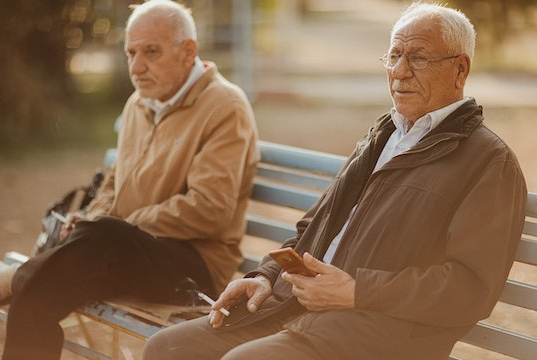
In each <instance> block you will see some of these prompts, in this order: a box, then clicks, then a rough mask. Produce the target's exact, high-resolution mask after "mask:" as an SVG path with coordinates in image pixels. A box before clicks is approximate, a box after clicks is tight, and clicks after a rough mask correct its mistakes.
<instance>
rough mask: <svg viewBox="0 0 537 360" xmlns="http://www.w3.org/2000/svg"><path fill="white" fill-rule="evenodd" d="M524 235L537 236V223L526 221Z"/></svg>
mask: <svg viewBox="0 0 537 360" xmlns="http://www.w3.org/2000/svg"><path fill="white" fill-rule="evenodd" d="M522 233H523V234H526V235H531V236H537V223H535V222H533V221H529V220H526V221H525V222H524V228H523V229H522Z"/></svg>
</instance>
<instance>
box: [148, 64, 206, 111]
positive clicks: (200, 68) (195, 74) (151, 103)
mask: <svg viewBox="0 0 537 360" xmlns="http://www.w3.org/2000/svg"><path fill="white" fill-rule="evenodd" d="M204 72H205V66H204V65H203V62H202V61H201V60H200V58H199V57H197V56H196V58H195V59H194V65H193V66H192V70H191V71H190V74H189V75H188V78H187V80H186V81H185V83H184V84H183V86H181V88H180V89H179V91H177V92H176V93H175V95H174V96H172V97H171V98H170V99H169V100H167V101H164V102H162V101H160V100H158V99H151V98H142V99H141V100H140V101H141V103H142V104H144V105H145V106H147V107H148V108H150V109H151V110H153V111H154V112H155V114H156V115H159V114H160V113H162V112H163V111H164V110H166V109H167V108H169V107H171V106H173V105H174V104H176V103H177V102H179V101H180V100H181V99H183V97H184V96H185V95H186V93H187V92H188V90H190V88H191V87H192V86H193V85H194V84H195V83H196V81H198V80H199V78H200V77H201V76H202V75H203V73H204ZM159 118H160V117H159V116H156V117H155V119H159Z"/></svg>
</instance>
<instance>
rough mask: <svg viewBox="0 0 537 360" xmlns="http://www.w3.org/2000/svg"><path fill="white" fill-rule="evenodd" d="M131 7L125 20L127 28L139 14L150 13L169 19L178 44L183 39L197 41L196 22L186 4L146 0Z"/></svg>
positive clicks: (163, 0) (166, 0)
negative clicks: (130, 11)
mask: <svg viewBox="0 0 537 360" xmlns="http://www.w3.org/2000/svg"><path fill="white" fill-rule="evenodd" d="M131 8H132V9H133V11H132V13H131V15H130V16H129V19H128V20H127V26H126V29H127V30H128V29H129V28H130V26H131V25H132V23H134V22H135V21H136V20H137V19H139V18H140V17H141V16H145V15H147V14H150V16H159V17H161V18H164V19H169V20H170V22H171V24H172V26H173V27H174V28H175V32H176V34H175V37H176V42H177V43H178V44H180V43H181V42H183V41H185V40H194V41H197V33H196V24H195V22H194V18H192V12H191V11H190V9H188V8H187V7H186V6H184V5H182V4H179V3H176V2H175V1H172V0H148V1H146V2H144V3H143V4H140V5H132V6H131Z"/></svg>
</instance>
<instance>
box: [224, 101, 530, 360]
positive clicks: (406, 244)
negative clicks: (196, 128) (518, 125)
mask: <svg viewBox="0 0 537 360" xmlns="http://www.w3.org/2000/svg"><path fill="white" fill-rule="evenodd" d="M394 130H395V127H394V125H393V122H392V120H391V116H390V114H386V115H383V116H381V117H380V118H378V119H377V120H376V122H375V124H374V126H373V127H372V128H371V130H370V131H369V134H368V135H367V136H366V137H365V138H364V139H363V140H362V141H360V142H359V143H358V145H357V147H356V150H355V151H354V153H353V154H352V155H351V156H350V157H349V159H348V161H347V163H346V165H344V167H343V169H342V170H341V171H340V173H339V174H338V176H337V178H336V180H335V181H334V183H333V184H332V185H331V187H330V188H329V189H328V190H327V192H326V193H325V194H324V195H323V196H322V197H321V199H319V201H318V202H317V203H316V204H315V205H314V206H313V207H312V208H311V209H310V210H309V211H308V212H307V213H306V214H305V216H304V218H303V219H302V220H301V221H299V222H298V224H297V230H298V232H297V236H296V237H294V238H292V239H289V240H287V241H286V243H285V244H284V245H283V246H284V247H285V246H290V247H294V248H295V249H296V250H297V252H298V253H300V254H303V253H304V252H305V251H308V252H310V253H311V254H312V255H314V256H315V257H317V258H318V259H322V257H323V255H324V253H325V251H326V249H327V248H328V246H329V244H330V242H331V241H332V239H333V238H334V237H335V236H336V234H338V233H339V231H340V229H341V228H342V226H343V224H344V223H345V222H346V221H347V219H348V218H349V214H350V211H351V209H352V207H353V206H354V205H356V210H355V211H354V213H353V215H352V217H351V218H350V222H349V225H348V228H347V230H346V231H345V233H344V235H343V237H342V238H341V241H340V243H339V247H338V249H337V251H336V253H335V255H334V258H333V261H332V264H333V265H335V266H337V267H339V268H341V269H343V270H344V271H346V272H347V273H349V274H350V275H351V276H352V277H353V278H354V279H355V280H356V286H355V304H354V307H355V308H354V310H344V311H326V312H307V311H305V309H303V308H301V306H300V305H299V304H298V302H296V300H295V299H294V297H293V296H292V294H291V287H290V285H289V284H288V283H286V282H285V281H284V280H282V279H281V273H280V270H281V269H280V267H279V266H278V265H277V264H276V263H275V262H274V261H273V260H271V259H270V257H265V258H264V260H263V262H262V264H261V265H260V267H259V268H258V269H257V270H256V271H254V272H252V273H251V274H248V276H255V275H257V274H263V275H265V276H267V277H268V278H269V279H271V281H272V283H273V295H272V296H271V298H270V299H269V300H268V301H267V302H266V305H265V306H264V307H268V306H269V304H270V305H271V306H273V305H275V304H276V305H277V306H275V307H274V308H272V309H270V310H266V311H260V313H259V314H257V315H254V316H250V317H249V320H246V319H245V320H243V321H237V322H236V325H235V326H239V325H240V324H241V323H242V324H245V323H251V322H254V321H256V318H264V317H267V316H270V315H271V314H277V313H278V312H282V313H287V314H288V313H289V311H287V312H286V311H284V310H285V309H290V308H292V309H293V310H292V311H291V312H293V311H294V312H295V313H297V314H298V313H302V315H301V316H298V317H297V318H296V319H295V320H293V321H292V322H291V323H289V324H288V326H287V328H288V330H289V331H292V332H295V333H296V334H298V335H300V336H305V337H306V338H308V339H310V340H311V341H312V344H314V346H315V347H316V348H317V350H318V351H319V353H321V354H324V355H325V356H326V358H354V357H353V355H352V354H353V351H358V352H362V353H363V354H365V355H364V357H363V358H364V359H369V358H371V359H374V358H375V359H377V358H380V357H367V355H366V354H368V352H367V351H366V350H364V348H363V347H359V344H360V340H359V339H361V338H362V337H363V338H368V339H370V337H373V339H374V336H375V331H377V330H379V329H382V331H380V332H379V333H383V332H384V334H385V335H386V334H390V332H393V334H391V339H392V340H393V342H392V343H391V344H390V343H388V344H382V343H380V341H379V343H378V344H375V341H374V340H373V341H370V343H369V345H367V346H371V348H372V349H375V346H377V349H383V348H386V347H388V348H387V349H390V348H389V347H390V346H391V348H392V350H386V351H393V352H394V353H393V357H391V355H390V356H388V357H386V358H393V359H395V358H397V359H406V358H409V359H410V358H412V357H415V358H418V359H427V360H430V359H441V358H446V357H447V354H449V350H450V349H451V346H452V345H453V343H454V342H455V341H456V340H457V338H460V337H462V336H463V335H464V333H465V332H466V331H467V330H468V329H470V328H471V327H472V326H473V325H474V324H475V323H476V322H477V321H478V320H480V319H483V318H485V317H487V316H488V315H489V314H490V312H491V311H492V309H493V307H494V305H495V303H496V302H497V300H498V298H499V296H500V293H501V291H502V288H503V286H504V283H505V280H506V278H507V275H508V272H509V270H510V268H511V266H512V263H513V259H514V255H515V251H516V248H517V244H518V242H519V239H520V235H521V232H522V226H523V221H524V211H525V205H526V197H527V191H526V185H525V181H524V178H523V175H522V173H521V170H520V167H519V164H518V161H517V159H516V157H515V155H514V154H513V152H512V151H511V150H510V148H509V147H508V146H507V145H506V144H505V143H504V142H503V141H502V140H501V139H500V138H499V137H498V136H497V135H495V134H494V133H493V132H492V131H491V130H489V129H488V128H487V127H486V126H485V125H484V124H483V116H482V109H481V107H480V106H478V105H477V104H476V103H475V100H473V99H472V100H470V101H468V102H467V103H465V104H463V105H462V106H461V107H459V108H458V109H457V110H455V111H454V112H453V113H452V114H450V115H449V116H448V117H447V118H446V119H445V120H444V121H443V122H442V123H441V124H439V126H438V127H437V128H435V129H434V130H433V131H431V132H430V133H429V134H427V135H426V136H425V137H424V138H423V139H421V140H420V141H419V142H418V143H417V144H416V145H415V146H414V147H413V148H411V149H410V150H408V151H407V152H404V153H402V154H400V155H398V156H395V157H394V158H393V159H391V160H390V161H388V162H387V163H386V164H385V165H384V166H382V167H381V168H380V169H379V170H377V171H376V172H374V173H373V169H374V167H375V164H376V161H377V159H378V157H379V155H380V153H381V151H382V149H383V147H384V145H385V144H386V142H387V140H388V138H389V137H390V135H391V133H392V132H393V131H394ZM278 304H279V305H278ZM365 318H370V319H371V321H369V322H368V321H365V320H364V319H365ZM230 327H231V328H232V327H233V326H230ZM373 328H374V329H373ZM365 334H367V336H366V335H365ZM327 336H328V337H335V338H336V339H335V340H334V339H332V341H333V342H332V343H331V344H332V347H329V346H328V345H326V343H325V342H324V340H323V339H324V338H326V337H327ZM418 339H428V340H427V341H422V343H419V341H418ZM413 341H414V342H413ZM334 342H335V343H336V344H340V345H339V346H336V347H335V348H334V347H333V344H334ZM418 343H419V344H420V345H419V346H416V344H418ZM353 344H354V345H353ZM353 346H355V347H353ZM364 346H366V345H364ZM347 351H348V352H347ZM446 351H447V353H446ZM371 354H373V355H370V356H375V355H374V354H375V352H372V353H371ZM376 356H378V355H376ZM360 358H362V357H360ZM382 358H384V357H382Z"/></svg>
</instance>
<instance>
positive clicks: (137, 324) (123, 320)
mask: <svg viewBox="0 0 537 360" xmlns="http://www.w3.org/2000/svg"><path fill="white" fill-rule="evenodd" d="M79 313H81V314H82V315H84V316H87V317H88V318H90V319H92V320H95V321H97V322H100V323H103V324H106V325H109V326H113V327H115V328H117V329H119V330H121V331H123V332H125V333H127V334H129V335H132V336H134V337H137V338H139V339H146V338H148V337H149V336H151V335H153V334H154V333H156V332H157V331H159V330H161V329H162V328H163V326H162V325H160V324H155V323H152V322H150V321H148V320H147V319H146V318H143V319H142V318H139V317H137V316H135V315H133V314H132V313H130V312H128V311H126V310H123V309H120V308H117V307H113V306H111V305H109V304H107V303H104V302H96V303H94V304H91V305H87V306H84V307H83V308H81V309H80V310H79Z"/></svg>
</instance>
